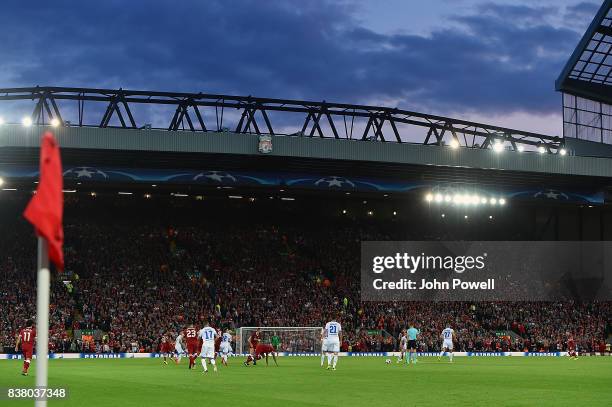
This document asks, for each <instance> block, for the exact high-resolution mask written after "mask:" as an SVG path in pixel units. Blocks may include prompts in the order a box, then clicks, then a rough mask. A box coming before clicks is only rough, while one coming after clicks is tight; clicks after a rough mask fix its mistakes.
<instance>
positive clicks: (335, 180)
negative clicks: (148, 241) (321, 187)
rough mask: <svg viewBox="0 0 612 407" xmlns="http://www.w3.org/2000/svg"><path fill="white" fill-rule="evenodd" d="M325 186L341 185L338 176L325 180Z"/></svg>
mask: <svg viewBox="0 0 612 407" xmlns="http://www.w3.org/2000/svg"><path fill="white" fill-rule="evenodd" d="M326 182H327V186H328V187H341V186H342V181H340V180H339V179H338V178H333V179H330V180H327V181H326Z"/></svg>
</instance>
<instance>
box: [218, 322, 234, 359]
mask: <svg viewBox="0 0 612 407" xmlns="http://www.w3.org/2000/svg"><path fill="white" fill-rule="evenodd" d="M219 351H220V352H221V363H223V365H224V366H227V356H228V355H229V354H230V353H232V334H231V333H230V332H229V329H226V330H225V332H224V333H223V335H222V336H221V346H220V347H219Z"/></svg>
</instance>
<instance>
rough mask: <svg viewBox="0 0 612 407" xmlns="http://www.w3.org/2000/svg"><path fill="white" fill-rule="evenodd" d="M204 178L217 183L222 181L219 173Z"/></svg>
mask: <svg viewBox="0 0 612 407" xmlns="http://www.w3.org/2000/svg"><path fill="white" fill-rule="evenodd" d="M205 177H206V178H210V179H212V180H215V181H217V182H221V181H222V180H223V176H222V175H219V173H217V172H213V173H212V174H208V175H205Z"/></svg>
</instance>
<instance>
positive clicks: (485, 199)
mask: <svg viewBox="0 0 612 407" xmlns="http://www.w3.org/2000/svg"><path fill="white" fill-rule="evenodd" d="M480 203H481V204H483V205H484V204H486V203H487V198H485V197H482V198H480Z"/></svg>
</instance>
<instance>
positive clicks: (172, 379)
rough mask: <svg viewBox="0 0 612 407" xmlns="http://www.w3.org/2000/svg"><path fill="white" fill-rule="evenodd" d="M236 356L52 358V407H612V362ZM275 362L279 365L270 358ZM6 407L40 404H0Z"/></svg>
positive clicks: (12, 374) (0, 370)
mask: <svg viewBox="0 0 612 407" xmlns="http://www.w3.org/2000/svg"><path fill="white" fill-rule="evenodd" d="M242 360H243V359H242V358H232V359H230V366H229V367H228V368H225V367H222V366H221V367H220V369H219V372H218V373H217V374H214V373H213V372H212V371H209V373H208V374H207V375H204V374H202V373H201V366H200V365H199V361H198V369H197V370H195V371H189V370H188V369H187V365H186V360H185V359H183V360H182V361H181V364H180V365H178V366H177V365H175V364H174V363H172V364H169V365H168V366H162V364H161V360H159V359H73V360H68V359H66V360H50V361H49V369H50V380H49V382H50V385H54V386H66V387H68V389H69V392H70V393H69V398H68V399H67V400H62V401H60V400H56V401H50V402H49V405H50V406H87V407H95V406H113V405H117V406H123V407H129V406H145V407H154V406H163V407H168V406H204V405H213V404H217V405H219V404H221V405H227V406H270V407H273V406H283V407H289V406H336V407H337V406H379V405H387V406H389V405H394V406H413V405H414V406H441V405H445V406H480V405H482V406H485V405H486V406H491V405H494V406H556V407H558V406H565V405H567V406H612V388H611V387H610V383H612V358H610V357H582V358H580V359H579V360H576V361H573V360H569V359H567V358H565V357H561V358H556V357H542V358H540V357H537V358H536V357H534V358H526V357H505V358H501V357H489V358H487V357H480V358H479V357H456V358H455V361H454V363H453V364H450V363H448V362H447V361H446V360H444V359H443V360H442V361H438V360H437V359H436V358H431V357H428V358H425V357H423V358H420V359H419V363H418V364H417V365H416V366H406V365H398V364H396V363H395V358H391V360H392V363H391V364H390V365H387V364H385V363H384V360H385V358H381V357H363V358H359V357H343V358H340V360H339V362H338V370H336V371H327V370H325V369H322V368H321V367H320V366H319V362H320V360H319V358H315V357H282V358H280V359H279V365H280V366H279V367H275V366H274V365H271V366H270V367H266V366H265V363H263V364H262V363H259V364H258V365H257V366H251V367H248V368H247V367H244V366H242ZM270 362H271V363H272V361H271V360H270ZM21 365H22V362H21V361H18V360H2V361H0V387H19V386H28V387H29V386H34V384H35V378H34V374H35V365H32V367H31V370H30V371H31V375H30V376H28V377H23V376H21V375H20V374H19V373H20V369H21ZM0 405H2V406H7V407H11V406H15V407H17V406H21V405H27V406H31V405H33V402H32V401H31V400H29V401H6V400H0Z"/></svg>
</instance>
